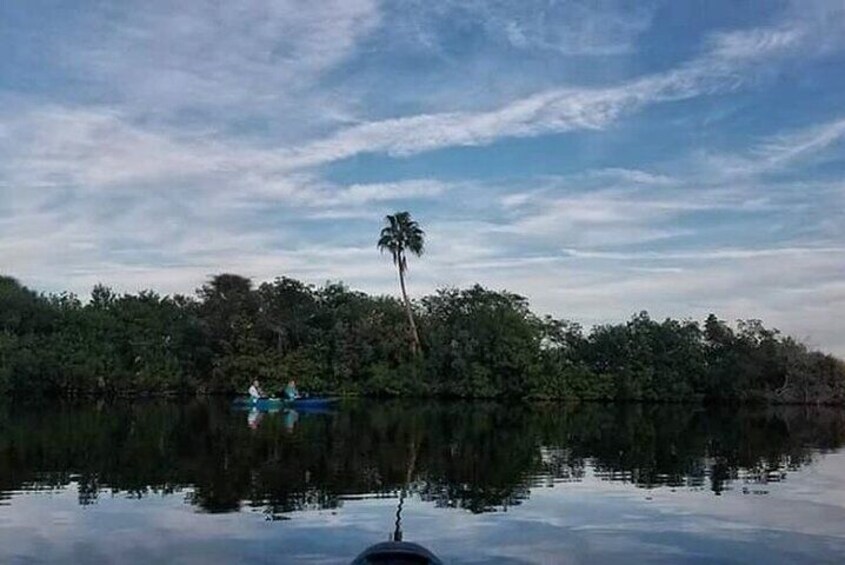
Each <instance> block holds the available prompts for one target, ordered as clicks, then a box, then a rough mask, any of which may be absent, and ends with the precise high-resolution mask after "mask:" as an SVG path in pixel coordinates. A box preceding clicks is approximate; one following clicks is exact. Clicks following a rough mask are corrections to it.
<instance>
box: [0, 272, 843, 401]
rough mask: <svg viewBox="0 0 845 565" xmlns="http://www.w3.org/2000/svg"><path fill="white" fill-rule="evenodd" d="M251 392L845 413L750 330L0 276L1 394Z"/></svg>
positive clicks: (803, 363)
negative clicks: (792, 405) (258, 387)
mask: <svg viewBox="0 0 845 565" xmlns="http://www.w3.org/2000/svg"><path fill="white" fill-rule="evenodd" d="M409 320H413V321H414V325H413V326H412V331H411V332H409V331H408V326H409ZM255 377H258V378H259V379H261V381H262V384H263V385H264V388H265V389H266V390H279V389H281V388H282V387H283V386H284V384H285V383H286V382H287V381H288V380H289V379H292V378H293V379H296V380H297V382H298V384H299V387H300V388H301V389H304V390H308V391H312V392H315V393H319V392H331V393H340V394H358V395H379V396H442V397H465V398H469V397H476V398H480V397H484V398H493V397H501V398H509V399H524V398H567V399H569V398H573V399H576V398H577V399H589V400H635V401H713V402H735V401H770V402H802V403H816V402H825V403H842V402H843V401H845V364H843V362H842V361H841V360H839V359H837V358H835V357H833V356H831V355H827V354H824V353H820V352H817V351H812V350H810V349H808V348H807V347H806V346H804V345H803V344H801V343H800V342H798V341H796V340H795V339H793V338H791V337H788V336H784V335H781V334H780V333H779V332H778V331H777V330H774V329H769V328H766V327H765V326H764V325H763V324H762V323H760V322H759V321H756V320H747V321H740V322H738V323H737V324H736V325H730V324H728V323H726V322H725V321H723V320H720V319H718V318H717V317H716V316H714V315H710V316H709V317H708V318H707V319H706V320H704V321H703V322H701V323H699V322H696V321H691V320H673V319H666V320H662V321H659V320H655V319H653V318H651V317H650V316H649V315H648V314H647V313H645V312H643V313H640V314H637V315H635V316H634V317H632V318H631V319H630V320H629V321H627V322H625V323H621V324H609V325H601V326H597V327H594V328H592V329H590V330H585V329H584V328H582V327H581V326H580V325H578V324H577V323H574V322H570V321H567V320H560V319H555V318H551V317H541V316H538V315H536V314H534V313H533V312H532V311H531V309H530V308H529V304H528V301H527V300H526V299H525V298H524V297H521V296H519V295H517V294H513V293H510V292H504V291H494V290H490V289H487V288H484V287H482V286H478V285H476V286H473V287H470V288H465V289H454V288H447V289H442V290H439V291H437V292H436V293H434V294H432V295H429V296H425V297H423V298H421V299H419V300H416V301H413V302H412V301H410V300H409V301H407V302H405V301H404V300H397V299H395V298H392V297H387V296H370V295H367V294H365V293H362V292H358V291H354V290H351V289H349V288H348V287H346V286H344V285H343V284H340V283H327V284H325V285H322V286H312V285H308V284H305V283H303V282H300V281H297V280H295V279H292V278H288V277H280V278H277V279H276V280H274V281H272V282H264V283H261V284H259V285H258V286H255V285H254V284H253V283H252V281H250V279H248V278H245V277H242V276H238V275H235V274H221V275H217V276H215V277H213V278H211V279H210V280H209V281H208V282H207V283H206V284H204V285H203V286H202V287H201V288H200V289H198V291H197V292H196V294H195V295H194V296H180V295H176V296H161V295H159V294H156V293H155V292H152V291H145V292H141V293H138V294H117V293H115V292H113V291H112V290H110V289H109V288H107V287H104V286H97V287H95V288H94V290H93V292H92V294H91V297H90V299H89V300H88V301H85V302H83V301H82V300H80V299H79V298H78V297H76V296H74V295H72V294H67V293H65V294H51V295H44V294H39V293H36V292H34V291H32V290H30V289H27V288H25V287H24V286H22V285H21V284H20V283H18V282H17V281H16V280H14V279H12V278H8V277H0V391H2V393H3V394H5V395H63V396H79V395H103V396H131V395H145V394H194V393H225V394H232V393H238V392H243V391H244V390H245V389H246V387H247V386H248V383H249V382H250V380H251V379H253V378H255Z"/></svg>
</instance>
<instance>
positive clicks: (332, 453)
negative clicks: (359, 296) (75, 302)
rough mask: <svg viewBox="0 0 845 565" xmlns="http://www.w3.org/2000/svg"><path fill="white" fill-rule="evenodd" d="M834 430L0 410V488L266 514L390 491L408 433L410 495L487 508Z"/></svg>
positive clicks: (680, 413) (766, 467)
mask: <svg viewBox="0 0 845 565" xmlns="http://www.w3.org/2000/svg"><path fill="white" fill-rule="evenodd" d="M843 442H845V415H843V413H842V412H841V411H837V410H834V409H828V408H806V407H798V408H787V407H781V408H777V409H737V408H733V409H718V410H712V409H711V410H705V409H700V408H691V407H690V406H680V405H678V406H646V405H622V406H618V405H617V406H609V405H599V404H582V405H578V406H560V405H541V406H536V405H535V406H500V405H494V404H443V403H440V404H437V403H431V404H417V405H414V404H409V403H398V402H397V403H360V404H356V405H352V406H348V407H345V408H344V409H343V410H341V411H339V412H338V413H337V414H333V415H314V416H305V417H303V418H301V419H300V420H299V422H298V423H297V425H296V428H295V429H294V430H293V431H291V430H290V429H287V428H286V427H285V422H284V419H283V416H282V415H281V414H279V415H275V414H270V415H268V416H267V417H266V418H264V419H263V421H262V422H261V425H260V426H259V427H258V428H257V429H250V428H249V426H247V424H246V418H245V415H244V414H243V413H239V412H233V411H231V410H230V409H229V407H228V406H227V405H226V404H222V403H214V402H193V403H189V404H175V403H153V402H151V403H136V404H131V405H100V406H84V407H79V406H77V407H73V406H66V405H60V406H57V407H54V408H53V409H50V410H45V409H28V410H22V409H18V408H15V409H10V408H5V409H0V499H3V498H5V494H8V493H9V492H10V491H16V490H21V489H51V488H64V487H66V486H67V485H69V484H72V483H73V484H75V485H76V487H77V490H78V493H79V502H80V503H81V504H90V503H94V502H96V500H97V498H98V496H100V495H101V493H102V492H104V491H105V492H109V491H111V492H114V493H118V494H120V495H122V496H129V497H144V496H148V495H150V494H170V493H177V492H182V493H184V496H185V497H186V500H187V502H188V503H190V504H193V505H196V506H197V507H198V508H199V509H201V510H202V511H207V512H228V511H233V510H237V509H239V508H241V507H243V506H247V507H252V508H256V509H261V510H262V511H264V512H265V513H266V514H267V516H268V518H271V519H277V518H279V517H283V516H284V515H285V514H287V513H289V512H291V511H296V510H303V509H327V508H335V507H338V506H339V505H341V504H342V503H343V501H344V500H345V499H348V498H351V497H356V496H360V495H362V494H367V495H371V496H391V495H394V494H395V493H396V492H397V491H398V489H400V488H401V486H402V485H403V484H404V482H405V480H406V473H407V470H408V460H409V446H414V450H415V454H416V462H415V467H414V468H415V471H414V476H413V477H412V484H411V489H412V490H413V491H414V492H415V493H416V494H417V495H418V496H419V497H421V498H422V499H424V500H427V501H431V502H433V503H434V504H436V505H437V506H439V507H444V508H462V509H467V510H469V511H472V512H487V511H492V510H497V509H505V508H507V507H508V506H513V505H517V504H519V503H520V502H521V501H523V500H525V499H526V498H528V497H529V496H530V493H531V489H532V488H535V487H538V486H546V485H551V484H557V483H565V482H573V481H582V480H585V479H586V478H590V479H591V480H600V481H601V480H607V481H624V482H628V483H631V484H632V485H636V486H638V487H647V488H655V487H661V486H666V487H674V488H685V487H696V488H702V487H707V488H709V489H710V490H712V491H714V492H716V493H720V492H722V491H723V490H724V489H726V488H730V487H731V486H732V485H739V486H741V487H742V488H744V489H747V490H748V491H749V492H758V493H759V492H765V487H761V485H765V484H767V483H770V482H774V481H780V480H783V479H784V478H785V477H787V475H788V473H789V472H790V471H794V470H797V469H798V468H800V467H801V466H803V465H806V464H808V463H810V462H811V459H812V456H813V453H815V452H816V451H818V450H821V451H824V450H830V449H834V448H838V447H839V446H841V445H842V444H843ZM564 488H565V487H564ZM3 493H5V494H3Z"/></svg>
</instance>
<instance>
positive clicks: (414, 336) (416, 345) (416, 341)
mask: <svg viewBox="0 0 845 565" xmlns="http://www.w3.org/2000/svg"><path fill="white" fill-rule="evenodd" d="M399 286H401V287H402V300H404V301H405V313H407V314H408V324H409V325H410V326H411V340H412V341H411V350H412V351H413V353H414V355H416V354H417V352H418V351H419V350H420V349H421V348H422V347H421V345H420V335H419V333H417V324H416V322H414V312H413V311H412V310H411V301H410V300H408V293H407V292H406V291H405V273H404V272H403V270H402V268H401V267H399Z"/></svg>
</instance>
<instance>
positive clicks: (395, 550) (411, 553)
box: [351, 541, 443, 565]
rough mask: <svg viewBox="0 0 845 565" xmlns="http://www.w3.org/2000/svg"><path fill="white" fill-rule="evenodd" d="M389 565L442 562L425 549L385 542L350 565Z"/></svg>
mask: <svg viewBox="0 0 845 565" xmlns="http://www.w3.org/2000/svg"><path fill="white" fill-rule="evenodd" d="M375 563H390V564H392V565H442V563H443V562H442V561H440V559H438V558H437V556H435V555H434V554H433V553H431V552H430V551H429V550H427V549H426V548H424V547H422V546H421V545H417V544H415V543H411V542H407V541H404V542H403V541H386V542H383V543H379V544H376V545H374V546H372V547H370V548H368V549H367V550H366V551H364V552H363V553H362V554H361V555H359V556H358V557H356V558H355V561H353V562H352V564H351V565H368V564H375Z"/></svg>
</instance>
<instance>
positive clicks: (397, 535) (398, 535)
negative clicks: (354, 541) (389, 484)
mask: <svg viewBox="0 0 845 565" xmlns="http://www.w3.org/2000/svg"><path fill="white" fill-rule="evenodd" d="M415 446H416V442H414V441H411V460H410V461H409V462H408V472H407V473H406V474H405V484H404V485H402V491H401V492H400V493H399V506H398V507H397V508H396V527H395V528H394V530H393V541H402V508H403V507H404V506H405V497H406V496H408V489H409V488H410V485H411V477H412V476H413V475H414V467H416V465H417V449H416V447H415Z"/></svg>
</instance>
